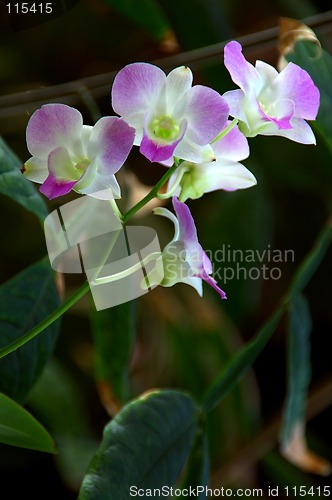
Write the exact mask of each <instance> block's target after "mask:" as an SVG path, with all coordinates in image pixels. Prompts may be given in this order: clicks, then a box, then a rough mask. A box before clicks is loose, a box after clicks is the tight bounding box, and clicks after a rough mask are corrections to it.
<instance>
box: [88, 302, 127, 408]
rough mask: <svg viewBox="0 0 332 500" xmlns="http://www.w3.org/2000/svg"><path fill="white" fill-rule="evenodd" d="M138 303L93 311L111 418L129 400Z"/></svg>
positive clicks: (99, 370) (102, 390) (101, 384)
mask: <svg viewBox="0 0 332 500" xmlns="http://www.w3.org/2000/svg"><path fill="white" fill-rule="evenodd" d="M134 318H135V302H134V301H131V302H126V303H125V304H120V305H118V306H115V307H112V308H110V309H105V310H103V311H93V312H92V316H91V320H92V329H93V340H94V349H95V360H96V361H95V366H96V379H97V385H98V389H99V394H100V397H101V399H102V402H103V404H104V406H105V407H106V409H107V410H108V412H109V414H110V415H114V414H115V413H117V411H118V410H119V408H120V407H121V406H122V404H123V403H124V402H125V401H126V400H128V365H129V362H130V358H131V352H132V345H133V339H134V328H135V319H134Z"/></svg>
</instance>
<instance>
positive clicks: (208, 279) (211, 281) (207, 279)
mask: <svg viewBox="0 0 332 500" xmlns="http://www.w3.org/2000/svg"><path fill="white" fill-rule="evenodd" d="M202 279H203V280H204V281H205V282H206V283H208V284H209V285H210V286H212V288H214V290H216V291H217V292H218V293H219V295H220V297H221V298H222V299H223V300H225V299H227V296H226V293H225V292H224V290H222V289H221V288H219V286H218V285H217V282H216V280H215V279H214V278H212V276H209V275H208V274H206V275H204V276H202Z"/></svg>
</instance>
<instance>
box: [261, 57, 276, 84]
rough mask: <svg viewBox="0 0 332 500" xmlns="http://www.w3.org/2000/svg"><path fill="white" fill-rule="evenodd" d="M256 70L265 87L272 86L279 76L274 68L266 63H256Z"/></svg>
mask: <svg viewBox="0 0 332 500" xmlns="http://www.w3.org/2000/svg"><path fill="white" fill-rule="evenodd" d="M255 68H256V70H257V72H258V73H259V75H260V76H261V79H262V81H263V85H264V87H266V86H267V85H270V84H271V83H272V82H273V80H274V79H275V78H276V77H277V76H278V75H279V73H278V71H277V70H276V69H275V68H274V67H273V66H271V65H270V64H267V63H266V62H264V61H259V60H258V61H256V64H255Z"/></svg>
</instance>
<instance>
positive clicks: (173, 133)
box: [149, 115, 180, 141]
mask: <svg viewBox="0 0 332 500" xmlns="http://www.w3.org/2000/svg"><path fill="white" fill-rule="evenodd" d="M149 128H150V130H151V131H152V133H153V134H154V135H155V136H156V137H157V138H158V139H163V140H165V141H172V140H174V139H177V138H178V137H179V133H180V126H179V125H178V124H177V123H176V122H175V120H173V118H172V117H170V116H168V115H165V116H162V117H161V118H156V119H155V120H153V122H152V123H151V125H150V127H149Z"/></svg>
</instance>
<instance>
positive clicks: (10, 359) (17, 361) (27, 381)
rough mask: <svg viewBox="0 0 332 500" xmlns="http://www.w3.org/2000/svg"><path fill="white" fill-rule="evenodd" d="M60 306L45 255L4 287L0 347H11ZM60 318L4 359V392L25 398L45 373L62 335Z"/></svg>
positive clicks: (0, 382) (0, 368)
mask: <svg viewBox="0 0 332 500" xmlns="http://www.w3.org/2000/svg"><path fill="white" fill-rule="evenodd" d="M58 305H59V298H58V295H57V293H56V290H55V285H54V275H53V271H52V269H51V267H50V265H49V263H48V260H47V259H46V258H45V259H43V260H41V261H39V262H37V263H36V264H34V265H32V266H30V267H28V268H27V269H25V270H24V271H23V272H21V273H19V274H18V275H17V276H15V277H14V278H12V279H11V280H9V281H7V282H6V283H4V284H3V285H2V286H1V287H0V331H1V338H0V347H3V346H7V345H8V344H10V343H11V342H13V341H14V340H16V339H17V338H19V337H20V336H21V335H23V334H24V333H25V332H26V331H28V330H29V329H30V328H32V327H33V326H34V325H35V324H37V323H38V322H39V321H40V320H41V319H44V318H45V317H46V316H47V315H48V314H50V313H51V312H52V311H53V310H54V309H56V308H57V307H58ZM58 332H59V321H57V322H54V323H53V324H52V325H50V326H49V327H48V328H47V329H46V330H45V331H43V332H42V333H41V334H40V335H39V336H38V337H36V338H35V339H33V340H31V341H30V342H28V343H27V344H25V345H24V346H23V347H21V348H20V349H18V350H17V351H15V352H13V353H12V354H10V355H8V356H6V357H4V358H2V359H0V391H2V392H4V393H6V394H7V395H9V396H10V397H12V398H14V399H16V400H17V401H22V400H24V399H25V397H26V395H27V393H28V392H29V390H30V388H31V387H32V385H33V384H34V382H35V381H36V380H37V378H38V377H39V375H40V374H41V372H42V370H43V368H44V366H45V364H46V362H47V360H48V359H49V357H50V355H51V353H52V352H53V348H54V345H55V342H56V339H57V336H58Z"/></svg>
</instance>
